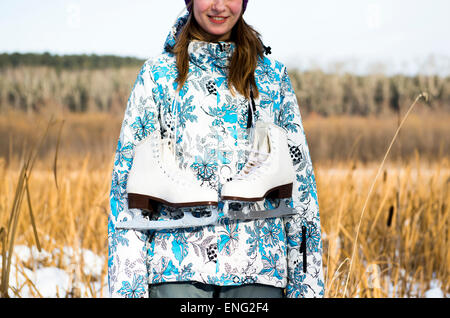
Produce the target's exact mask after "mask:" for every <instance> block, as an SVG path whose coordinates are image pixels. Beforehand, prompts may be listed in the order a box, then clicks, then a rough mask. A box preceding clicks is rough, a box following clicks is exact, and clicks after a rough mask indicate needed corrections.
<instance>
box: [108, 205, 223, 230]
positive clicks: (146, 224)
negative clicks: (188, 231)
mask: <svg viewBox="0 0 450 318" xmlns="http://www.w3.org/2000/svg"><path fill="white" fill-rule="evenodd" d="M218 218H219V215H218V213H217V211H216V210H214V211H211V215H210V216H208V217H195V216H193V215H192V213H191V212H184V216H183V217H182V218H181V219H178V220H160V221H150V220H149V219H147V218H145V217H143V216H142V214H141V213H137V214H135V216H134V217H133V218H132V219H131V220H130V221H124V222H119V223H117V225H116V228H117V229H126V230H140V231H145V230H157V231H158V230H170V229H183V228H195V227H203V226H208V225H213V224H216V223H217V220H218Z"/></svg>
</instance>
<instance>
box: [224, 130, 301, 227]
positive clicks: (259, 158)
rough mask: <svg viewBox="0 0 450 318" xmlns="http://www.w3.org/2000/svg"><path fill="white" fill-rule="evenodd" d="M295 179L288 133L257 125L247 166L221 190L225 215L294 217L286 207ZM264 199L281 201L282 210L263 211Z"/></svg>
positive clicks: (279, 208)
mask: <svg viewBox="0 0 450 318" xmlns="http://www.w3.org/2000/svg"><path fill="white" fill-rule="evenodd" d="M294 178H295V171H294V167H293V164H292V159H291V156H290V153H289V148H288V143H287V135H286V132H285V131H284V129H283V128H281V127H278V126H277V125H275V124H270V123H261V122H257V123H256V124H255V127H254V130H253V144H252V149H251V150H250V154H249V157H248V160H247V163H246V164H245V166H244V168H243V169H242V170H241V171H240V172H239V173H238V174H237V175H235V176H234V177H232V178H231V180H230V181H229V182H227V183H225V184H224V185H223V187H222V193H221V199H222V200H223V201H224V214H225V215H227V216H228V218H230V219H261V218H262V219H264V218H273V217H281V216H287V215H292V214H295V210H294V209H293V208H290V207H289V206H288V205H287V201H289V200H288V199H290V198H291V196H292V185H293V182H294ZM265 199H280V200H279V206H278V207H276V208H275V209H264V202H265ZM251 203H253V204H251ZM258 209H259V210H258Z"/></svg>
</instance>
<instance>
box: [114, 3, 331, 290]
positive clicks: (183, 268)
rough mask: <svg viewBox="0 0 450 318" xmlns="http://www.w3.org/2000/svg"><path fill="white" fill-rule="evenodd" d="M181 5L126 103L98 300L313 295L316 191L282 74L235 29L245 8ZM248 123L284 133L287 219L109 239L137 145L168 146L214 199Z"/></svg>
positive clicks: (317, 270) (256, 41) (318, 277)
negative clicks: (290, 210)
mask: <svg viewBox="0 0 450 318" xmlns="http://www.w3.org/2000/svg"><path fill="white" fill-rule="evenodd" d="M186 4H187V8H188V13H187V14H186V15H185V16H183V17H181V18H179V19H178V21H177V22H176V24H175V25H174V27H173V29H172V31H171V32H170V34H169V36H168V38H167V40H166V43H165V46H164V52H163V53H162V54H161V55H159V56H157V57H155V58H151V59H149V60H147V61H146V62H145V64H144V65H143V67H142V69H141V71H140V73H139V75H138V77H137V80H136V82H135V85H134V87H133V90H132V93H131V95H130V98H129V100H128V104H127V109H126V112H125V117H124V120H123V124H122V129H121V133H120V138H119V142H118V147H117V152H116V157H115V163H114V171H113V182H112V188H111V197H110V199H111V201H110V202H111V214H110V217H109V223H108V234H109V235H108V238H109V261H108V267H109V271H108V274H109V276H108V277H109V279H108V281H109V288H110V293H111V295H112V296H113V297H149V296H150V297H293V298H297V297H323V294H324V283H323V272H322V255H321V253H322V241H321V233H320V219H319V207H318V200H317V192H316V183H315V178H314V172H313V167H312V163H311V159H310V156H309V149H308V145H307V142H306V137H305V134H304V131H303V126H302V121H301V116H300V111H299V107H298V104H297V101H296V97H295V93H294V91H293V89H292V85H291V82H290V80H289V77H288V74H287V71H286V67H285V66H284V65H283V64H281V63H280V62H278V61H276V60H273V59H271V58H269V57H267V56H266V55H267V54H269V53H270V50H269V49H268V48H266V47H265V46H264V45H263V44H262V42H261V40H260V38H259V34H258V33H257V32H256V31H254V30H253V29H252V28H251V27H250V26H249V25H247V24H246V23H245V21H244V19H243V14H244V11H245V10H246V7H247V1H245V0H244V1H243V0H193V2H192V3H191V2H190V0H187V1H186ZM265 53H266V54H265ZM252 107H253V108H252ZM174 109H176V110H177V111H175V112H174V111H173V110H174ZM252 121H262V122H272V123H275V124H276V125H278V126H280V127H282V128H284V130H285V131H286V132H287V136H288V143H289V148H290V150H291V156H292V158H293V164H294V168H295V170H296V178H295V181H294V184H293V185H294V186H293V192H292V202H291V205H292V207H294V208H295V210H296V214H295V215H294V216H290V217H285V218H270V219H262V220H253V221H234V222H224V223H221V224H220V225H214V226H207V227H203V228H195V229H194V228H191V229H177V230H168V231H156V232H155V231H136V230H121V229H116V224H117V222H119V221H121V220H123V219H124V218H127V217H130V215H129V213H128V205H127V193H126V184H127V175H128V173H129V171H130V168H131V166H132V162H133V149H134V147H135V146H136V144H137V143H138V142H139V141H140V140H142V139H144V138H145V137H146V136H148V135H149V134H150V133H155V132H158V133H160V134H161V137H162V138H172V137H173V136H176V137H174V138H175V139H176V156H177V157H176V159H177V161H178V162H179V163H180V166H183V167H185V168H187V169H188V170H189V171H191V172H192V174H195V175H196V176H197V178H198V179H199V180H201V181H202V186H204V187H208V188H212V189H215V190H216V191H217V192H218V194H220V191H221V188H222V186H223V184H224V183H225V182H226V181H227V179H228V178H229V176H230V175H234V174H236V173H238V172H239V170H240V169H241V168H242V167H243V166H244V164H245V162H246V160H247V157H246V153H245V151H241V150H242V149H246V148H248V143H249V133H250V131H251V127H252V126H253V124H254V122H252ZM248 127H250V129H248ZM223 149H229V151H226V150H223ZM219 207H222V205H220V204H219Z"/></svg>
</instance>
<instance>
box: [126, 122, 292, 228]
mask: <svg viewBox="0 0 450 318" xmlns="http://www.w3.org/2000/svg"><path fill="white" fill-rule="evenodd" d="M172 147H174V145H173V144H171V141H170V140H169V139H161V138H160V137H159V134H152V135H150V136H149V137H147V138H146V139H144V140H143V141H141V142H140V143H139V144H138V145H136V147H135V157H134V161H133V165H132V167H131V170H130V173H129V175H128V182H127V192H128V208H129V209H130V212H133V213H134V216H133V218H132V219H131V220H127V221H124V222H120V223H118V224H117V228H125V229H137V230H150V229H151V230H163V229H174V228H191V227H201V226H207V225H212V224H217V223H218V221H219V213H218V203H219V200H218V195H217V191H216V190H213V189H210V188H207V187H203V186H201V184H200V182H199V180H197V179H196V178H195V176H194V175H193V174H192V173H190V172H188V171H185V170H182V169H180V168H179V166H178V164H177V163H176V161H175V156H174V153H173V148H172ZM249 152H250V153H249V157H248V160H247V163H246V164H245V166H244V168H243V169H242V170H241V171H240V172H239V173H238V174H237V175H235V176H234V177H232V178H231V179H230V180H229V181H228V182H226V183H225V184H224V185H223V187H222V191H221V197H220V199H221V201H223V202H224V207H223V212H224V216H225V217H226V218H228V219H230V220H249V219H264V218H274V217H283V216H288V215H292V214H294V213H295V212H294V209H293V208H290V207H289V206H288V205H287V203H286V201H288V200H286V199H288V198H290V197H291V195H292V185H293V181H294V177H295V172H294V167H293V165H292V159H291V157H290V154H289V148H288V144H287V136H286V132H285V131H284V130H283V129H282V128H280V127H278V126H276V125H274V124H270V123H261V122H257V123H256V124H255V127H254V128H253V143H252V149H250V150H249ZM266 198H270V199H280V200H279V206H278V207H277V208H275V209H264V208H263V209H260V210H257V209H258V208H256V209H255V206H256V207H258V206H260V205H261V203H263V202H264V201H265V199H266ZM283 199H284V200H283ZM159 204H163V205H165V206H167V207H169V208H172V209H177V211H180V210H181V211H182V212H183V213H182V214H183V216H182V217H181V218H179V219H170V220H151V219H152V218H151V216H152V215H153V214H157V212H158V210H157V207H158V205H159ZM135 209H137V210H135ZM141 212H142V213H141Z"/></svg>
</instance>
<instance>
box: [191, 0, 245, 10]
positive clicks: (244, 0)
mask: <svg viewBox="0 0 450 318" xmlns="http://www.w3.org/2000/svg"><path fill="white" fill-rule="evenodd" d="M243 1H244V9H243V11H242V12H245V9H247V2H248V0H243ZM184 2H186V7H187V6H188V4H189V2H191V0H184ZM189 11H190V9H189Z"/></svg>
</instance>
